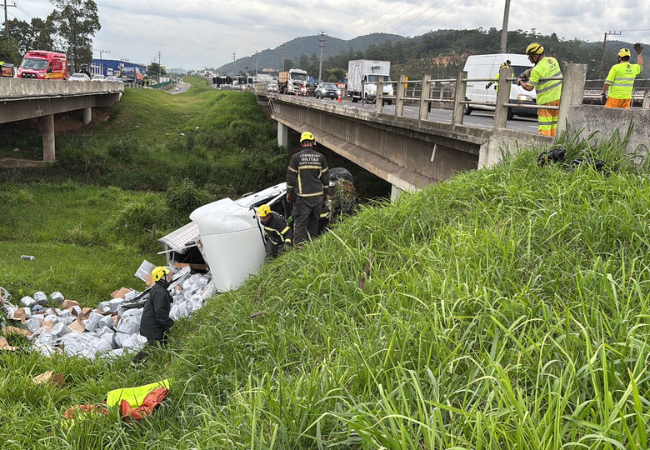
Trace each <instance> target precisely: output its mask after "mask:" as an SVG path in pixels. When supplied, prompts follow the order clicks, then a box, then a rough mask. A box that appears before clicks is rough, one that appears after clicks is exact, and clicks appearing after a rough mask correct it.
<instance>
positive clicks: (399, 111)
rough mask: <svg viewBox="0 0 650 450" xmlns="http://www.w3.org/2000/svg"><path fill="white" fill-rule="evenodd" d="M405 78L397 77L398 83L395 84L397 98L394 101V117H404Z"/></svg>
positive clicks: (402, 76) (403, 76)
mask: <svg viewBox="0 0 650 450" xmlns="http://www.w3.org/2000/svg"><path fill="white" fill-rule="evenodd" d="M405 82H406V76H405V75H400V76H399V83H397V98H396V99H395V117H402V116H403V115H404V89H405V88H404V83H405Z"/></svg>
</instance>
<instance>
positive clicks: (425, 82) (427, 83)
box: [420, 75, 431, 120]
mask: <svg viewBox="0 0 650 450" xmlns="http://www.w3.org/2000/svg"><path fill="white" fill-rule="evenodd" d="M430 95H431V75H422V87H421V89H420V120H426V119H427V117H429V105H430V103H429V102H428V101H427V100H428V99H429V96H430Z"/></svg>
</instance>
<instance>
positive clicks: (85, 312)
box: [77, 308, 93, 320]
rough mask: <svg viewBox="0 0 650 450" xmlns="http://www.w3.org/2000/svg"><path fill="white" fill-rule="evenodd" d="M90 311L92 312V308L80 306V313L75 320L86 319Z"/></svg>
mask: <svg viewBox="0 0 650 450" xmlns="http://www.w3.org/2000/svg"><path fill="white" fill-rule="evenodd" d="M91 312H93V309H92V308H82V309H81V314H79V315H77V320H86V319H87V318H88V316H90V313H91Z"/></svg>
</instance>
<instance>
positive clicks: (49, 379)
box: [32, 370, 65, 387]
mask: <svg viewBox="0 0 650 450" xmlns="http://www.w3.org/2000/svg"><path fill="white" fill-rule="evenodd" d="M32 382H33V383H34V384H45V383H50V384H53V385H55V386H56V387H64V386H65V377H64V376H63V374H62V373H54V372H52V371H51V370H49V371H47V372H45V373H42V374H40V375H37V376H35V377H34V378H32Z"/></svg>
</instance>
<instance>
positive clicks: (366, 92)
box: [348, 59, 393, 105]
mask: <svg viewBox="0 0 650 450" xmlns="http://www.w3.org/2000/svg"><path fill="white" fill-rule="evenodd" d="M380 79H381V80H383V82H384V89H383V94H384V95H393V85H392V84H391V79H390V61H374V60H370V59H357V60H353V61H350V62H349V63H348V96H350V97H352V101H353V102H358V101H359V100H361V99H363V100H367V101H373V100H375V98H377V83H378V82H379V80H380ZM392 102H393V101H392V99H386V100H384V103H388V104H389V105H390V104H391V103H392Z"/></svg>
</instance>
